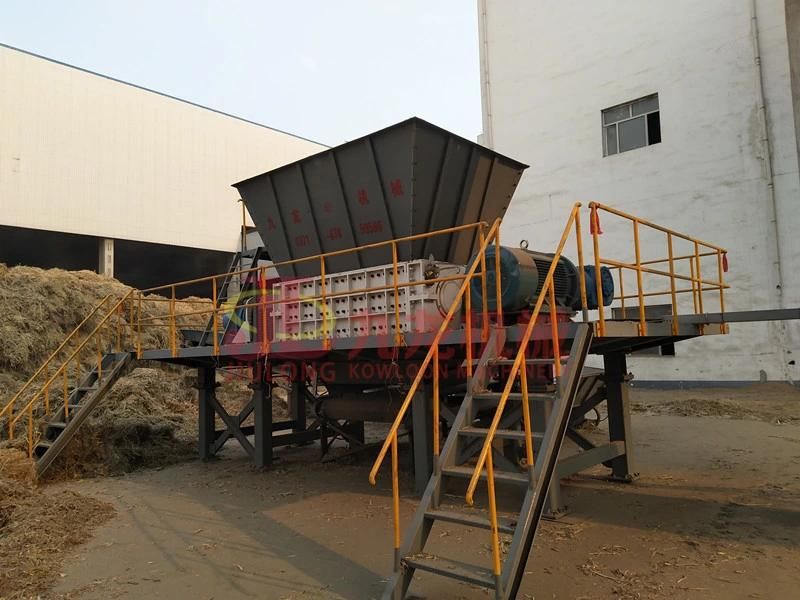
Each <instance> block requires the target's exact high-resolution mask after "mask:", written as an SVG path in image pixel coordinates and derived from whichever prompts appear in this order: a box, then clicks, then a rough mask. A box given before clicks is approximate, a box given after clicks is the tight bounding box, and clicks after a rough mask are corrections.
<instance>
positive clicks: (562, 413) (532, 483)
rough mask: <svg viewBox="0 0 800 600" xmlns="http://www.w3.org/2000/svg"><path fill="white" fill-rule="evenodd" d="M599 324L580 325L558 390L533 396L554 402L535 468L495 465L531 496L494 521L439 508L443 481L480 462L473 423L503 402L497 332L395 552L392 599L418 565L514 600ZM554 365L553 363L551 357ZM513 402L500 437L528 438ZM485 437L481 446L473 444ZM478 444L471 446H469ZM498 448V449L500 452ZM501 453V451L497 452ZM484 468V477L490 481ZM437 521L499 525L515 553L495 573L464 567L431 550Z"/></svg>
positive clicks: (501, 334)
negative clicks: (495, 382) (495, 371)
mask: <svg viewBox="0 0 800 600" xmlns="http://www.w3.org/2000/svg"><path fill="white" fill-rule="evenodd" d="M592 334H593V332H592V329H591V327H590V326H589V325H588V324H581V325H578V327H577V331H576V333H575V337H574V338H573V341H572V346H571V349H570V354H569V358H568V360H567V362H566V365H565V368H564V370H563V372H562V376H561V377H560V378H559V380H558V383H557V385H556V389H555V391H554V392H552V393H529V394H528V401H529V402H537V401H539V402H541V401H545V402H552V407H551V411H550V416H549V419H548V422H547V425H546V428H545V430H544V433H543V434H539V436H540V440H537V441H538V442H539V443H538V448H537V451H536V457H535V462H534V468H533V470H532V471H531V470H530V469H528V470H527V471H522V470H519V469H514V467H513V465H512V468H511V469H507V468H506V469H503V470H500V469H499V468H496V469H494V472H493V475H494V477H493V481H492V485H493V484H494V483H501V484H510V485H515V486H519V487H522V488H524V489H525V497H524V500H523V502H522V505H521V508H520V511H519V514H518V516H517V517H516V518H515V519H499V520H497V521H496V525H493V523H492V521H491V520H490V518H488V516H486V515H484V514H481V513H476V512H475V511H470V512H467V511H456V510H443V509H442V508H441V506H440V496H441V493H442V484H443V481H444V480H445V478H448V479H449V478H457V479H462V480H463V479H465V478H466V479H469V478H470V477H472V475H473V471H474V467H473V466H471V465H469V464H468V461H469V460H470V459H471V458H472V457H473V456H474V455H475V454H476V451H475V447H477V450H480V448H481V445H482V444H483V442H484V440H485V439H486V436H487V434H488V432H489V430H488V429H486V428H481V427H477V426H474V423H475V420H476V417H477V416H478V412H479V410H480V409H481V408H484V409H485V408H489V409H491V408H492V406H493V405H494V406H496V405H497V402H498V400H499V399H500V396H501V394H500V393H499V392H492V391H487V390H486V385H487V383H488V380H489V373H490V371H491V369H492V367H494V366H497V365H501V364H503V363H507V362H508V361H507V360H505V359H502V358H498V357H497V352H498V350H497V349H498V348H502V346H503V343H504V341H505V340H504V338H505V330H504V329H501V328H497V329H494V330H493V332H492V335H491V337H490V339H489V342H488V343H487V344H486V346H485V348H484V351H483V353H482V355H481V357H480V359H479V360H478V364H477V367H476V369H475V376H474V377H473V380H472V384H471V386H469V387H468V390H467V393H466V395H465V396H464V399H463V401H462V403H461V407H460V409H459V411H458V413H457V415H456V417H455V419H454V421H453V423H452V428H451V429H450V432H449V434H448V436H447V439H446V441H445V444H444V448H443V449H442V452H441V456H440V457H439V460H438V461H437V463H436V465H435V467H434V473H433V475H432V476H431V478H430V481H429V482H428V485H427V487H426V489H425V492H424V494H423V496H422V499H421V501H420V504H419V506H418V507H417V510H416V513H415V515H414V518H413V519H412V521H411V523H410V524H409V526H408V529H407V530H406V533H405V536H404V538H403V542H402V545H401V546H400V550H399V553H398V555H397V556H396V557H395V571H394V573H393V574H392V576H391V577H390V579H389V581H388V583H387V586H386V589H385V591H384V594H383V598H385V599H394V600H398V599H400V600H402V599H403V598H405V595H406V592H407V591H408V588H409V586H410V584H411V581H412V579H413V577H414V572H415V571H416V570H420V571H426V572H429V573H433V574H436V575H439V576H442V577H447V578H451V579H455V580H458V581H462V582H466V583H469V584H473V585H477V586H481V587H484V588H487V589H490V590H493V591H494V597H495V598H496V599H510V598H515V597H516V595H517V593H518V591H519V586H520V583H521V581H522V576H523V574H524V571H525V563H526V562H527V559H528V556H529V554H530V551H531V548H532V546H533V540H534V537H535V535H536V530H537V528H538V526H539V522H540V520H541V518H542V515H543V513H544V510H545V506H546V497H547V491H548V488H549V487H550V482H551V480H552V479H553V477H554V474H555V472H556V465H557V462H558V454H559V451H560V449H561V444H562V442H563V440H564V436H565V433H566V431H567V427H568V425H569V421H570V415H571V412H572V406H573V402H574V400H575V397H576V394H577V392H578V388H579V386H580V382H581V372H582V370H583V365H584V362H585V359H586V355H587V354H588V352H589V347H590V345H591V340H592ZM522 350H523V349H520V352H521V351H522ZM526 362H527V363H528V364H530V363H533V362H536V363H541V362H542V359H529V360H528V361H526ZM551 362H552V360H551ZM509 400H511V401H513V402H514V404H515V406H508V407H507V409H506V411H505V413H504V415H503V417H502V420H501V422H500V427H501V428H500V429H498V430H497V432H496V434H495V438H496V439H510V440H517V441H520V440H522V443H523V444H524V440H525V435H524V431H522V428H521V427H520V423H521V415H520V413H521V411H520V410H519V405H521V400H522V394H511V395H510V396H509ZM475 441H478V443H477V444H475V443H474V442H475ZM470 446H472V450H470ZM493 452H495V450H494V449H493ZM493 455H494V454H493ZM494 460H495V461H496V462H497V465H498V467H501V466H508V464H509V463H510V461H507V460H504V459H503V456H502V455H501V454H497V458H495V459H494ZM486 478H487V474H486V473H485V472H484V473H483V475H482V479H484V480H486ZM437 521H442V522H447V523H457V524H461V525H466V526H468V527H473V528H476V529H483V530H491V529H492V527H493V526H496V527H497V529H498V531H499V532H500V533H505V534H510V535H512V536H513V538H512V541H511V544H510V546H509V548H508V553H507V555H506V557H505V560H504V561H503V562H502V569H501V570H500V571H499V572H494V569H493V568H485V567H479V566H475V565H470V564H465V563H462V562H458V561H455V560H450V559H447V558H446V557H442V556H432V555H428V554H425V553H424V549H425V545H426V542H427V540H428V537H429V535H430V533H431V528H432V527H433V524H434V523H435V522H437Z"/></svg>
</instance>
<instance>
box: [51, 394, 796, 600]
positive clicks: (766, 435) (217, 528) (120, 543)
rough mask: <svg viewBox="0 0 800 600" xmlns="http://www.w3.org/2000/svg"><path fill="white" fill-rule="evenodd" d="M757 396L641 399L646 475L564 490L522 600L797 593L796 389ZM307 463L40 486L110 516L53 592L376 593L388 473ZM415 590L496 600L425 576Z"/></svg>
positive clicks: (638, 428)
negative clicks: (69, 493) (89, 502)
mask: <svg viewBox="0 0 800 600" xmlns="http://www.w3.org/2000/svg"><path fill="white" fill-rule="evenodd" d="M756 389H760V388H756ZM764 391H765V392H766V393H768V395H770V396H774V402H770V401H766V400H759V401H757V402H755V404H756V406H755V408H754V406H753V405H754V401H753V398H754V397H755V396H758V394H757V393H756V392H754V391H753V389H749V390H744V391H738V392H737V391H730V390H725V391H713V390H712V391H694V392H691V393H689V392H687V393H689V394H690V395H692V394H693V396H692V397H693V398H694V400H693V401H691V402H689V401H688V399H687V398H686V397H684V395H683V392H681V393H678V394H675V393H673V392H649V391H642V390H637V391H636V392H635V394H634V406H635V407H636V408H637V412H635V413H634V415H633V418H632V421H633V428H634V433H635V448H636V452H637V455H636V469H637V470H638V471H639V473H640V477H639V479H638V480H637V481H636V482H635V483H634V484H630V485H625V484H613V483H608V482H606V481H604V480H603V479H602V477H601V476H602V474H603V473H604V470H603V469H598V470H596V471H593V472H590V473H587V474H582V475H580V476H578V477H574V478H572V479H571V480H569V481H567V482H565V494H566V501H567V503H568V504H569V514H568V515H567V516H566V517H565V518H563V519H561V520H560V521H557V522H545V523H544V524H543V526H542V528H541V529H540V534H539V536H538V537H537V541H536V544H535V546H534V551H533V553H532V555H531V558H530V560H529V562H528V565H527V570H526V577H525V580H524V583H523V588H522V593H521V594H520V598H537V599H542V598H547V599H551V598H565V599H566V598H571V599H578V598H583V599H590V598H623V599H634V598H674V599H682V598H687V599H694V598H698V599H699V598H710V599H720V600H721V599H723V598H724V599H726V600H727V599H730V598H780V599H783V598H792V597H797V589H798V587H799V586H800V569H798V565H800V502H798V500H800V424H798V423H796V422H795V423H792V422H790V421H791V420H792V419H791V418H790V417H794V415H796V414H797V411H796V406H797V404H794V402H796V401H797V395H796V394H797V392H796V391H795V390H793V389H790V388H787V387H784V386H778V388H777V389H772V386H770V389H766V388H764ZM673 401H674V402H679V403H681V402H682V403H683V404H684V406H692V407H693V408H694V411H693V412H689V413H688V414H689V415H692V416H685V415H684V414H682V413H681V412H680V411H675V410H673V409H672V408H670V407H669V406H666V407H665V406H661V405H660V403H662V404H663V403H665V402H666V404H667V405H669V404H670V402H673ZM703 402H708V403H710V404H709V407H707V409H708V410H709V411H710V410H712V407H717V408H718V406H719V404H720V402H722V404H723V405H725V404H726V403H733V404H734V405H737V404H738V405H740V406H741V407H745V408H747V410H746V411H744V412H741V411H740V412H737V411H735V410H734V411H730V412H729V414H725V411H718V412H722V413H723V414H716V416H702V417H698V416H693V415H695V414H698V411H700V412H701V413H702V411H703V410H705V409H703V407H702V406H701V405H702V403H703ZM654 406H655V407H657V408H653V407H654ZM717 408H713V410H717ZM660 412H666V413H668V414H654V413H660ZM714 414H715V413H714ZM784 417H785V418H784ZM602 428H603V424H602V423H601V425H600V431H602ZM317 452H318V451H317V450H316V449H315V448H313V447H305V448H292V449H286V450H283V451H282V452H280V454H279V460H278V461H277V462H276V463H275V465H274V466H273V467H272V468H271V469H269V470H268V471H267V472H257V471H256V470H254V469H253V468H252V467H251V465H250V463H249V462H248V460H247V458H246V456H245V455H244V454H243V452H242V451H240V450H239V449H238V448H237V447H235V446H233V445H229V447H227V448H226V450H225V452H224V454H223V456H222V458H221V459H220V460H218V461H215V462H212V463H208V464H204V463H202V462H199V461H191V462H186V463H183V464H179V465H174V466H170V467H167V468H164V469H161V470H149V471H140V472H138V473H134V474H129V475H125V476H122V477H115V478H101V479H94V480H85V481H79V482H72V483H58V484H52V485H50V486H48V488H50V489H49V491H50V493H59V492H60V491H63V490H64V489H65V488H66V489H67V490H74V491H79V492H80V493H82V494H88V495H90V496H92V497H96V498H98V499H100V500H105V501H108V502H110V503H111V504H113V505H114V506H115V508H116V511H117V514H116V516H115V517H113V518H112V519H111V520H109V521H107V522H106V523H105V524H103V525H100V526H99V527H98V528H97V529H96V530H95V533H94V535H93V537H92V539H91V540H90V541H89V542H88V543H86V544H85V545H83V546H81V547H79V548H78V549H77V550H76V551H73V553H72V555H71V556H70V557H69V558H68V560H67V561H66V563H65V564H64V565H63V567H62V569H61V572H60V573H59V577H58V583H57V586H56V587H55V589H54V590H53V592H52V597H63V598H77V599H85V600H90V599H107V598H148V599H149V598H192V599H195V598H197V599H206V600H210V599H222V598H225V599H229V598H230V599H238V598H262V599H287V600H288V599H301V598H302V599H305V598H324V599H333V598H336V599H341V598H344V599H349V600H352V599H358V600H360V599H369V598H378V597H379V596H380V592H381V590H382V587H383V582H384V581H385V579H384V578H385V577H386V575H387V574H388V573H389V572H390V570H391V561H392V549H391V529H390V515H391V512H390V480H389V476H388V473H386V472H384V473H383V474H382V477H381V478H380V479H379V482H378V486H377V487H376V488H372V487H370V486H369V484H368V482H367V473H368V470H369V467H370V466H371V460H370V458H369V457H366V456H365V457H362V458H359V459H357V460H355V461H353V460H351V462H350V463H348V464H341V463H335V464H322V463H320V462H319V461H318V454H317ZM410 483H411V481H410V477H409V476H408V473H406V474H405V477H404V481H403V484H404V490H403V491H404V494H403V499H402V502H401V510H402V514H403V519H404V522H407V521H408V519H409V518H410V517H411V515H412V513H413V510H414V508H415V506H416V499H415V498H414V496H413V495H412V494H411V486H410ZM458 501H459V497H457V496H455V495H454V496H447V497H446V499H445V502H453V503H457V502H458ZM507 501H508V502H511V501H513V497H511V496H509V497H508V498H507ZM432 540H433V543H432V549H431V550H430V551H431V552H432V553H436V551H437V550H438V551H442V550H446V551H447V552H448V553H449V556H451V557H453V558H457V559H461V560H465V561H473V562H482V563H483V564H486V565H488V564H489V560H490V555H489V546H488V543H489V537H488V532H485V531H482V530H470V529H468V528H465V527H461V526H458V525H449V526H442V525H440V524H437V525H436V526H435V528H434V530H433V533H432ZM412 592H413V593H414V594H415V595H416V596H417V597H420V598H428V599H446V598H454V599H478V598H488V597H489V595H488V594H487V592H485V591H484V590H480V589H478V588H475V587H472V586H469V585H466V584H459V583H454V582H452V581H449V580H442V579H439V578H436V577H433V576H426V575H420V576H418V577H417V579H416V580H415V583H414V585H413V587H412Z"/></svg>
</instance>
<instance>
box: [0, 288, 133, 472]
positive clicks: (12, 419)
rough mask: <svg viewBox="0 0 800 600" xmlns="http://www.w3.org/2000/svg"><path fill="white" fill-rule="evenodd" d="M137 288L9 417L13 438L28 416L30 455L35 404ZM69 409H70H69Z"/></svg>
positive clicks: (118, 303) (30, 453) (119, 301)
mask: <svg viewBox="0 0 800 600" xmlns="http://www.w3.org/2000/svg"><path fill="white" fill-rule="evenodd" d="M134 292H135V290H134V289H133V288H131V289H130V290H128V291H127V292H126V293H125V295H124V296H122V298H120V299H119V300H118V301H117V303H116V304H114V305H113V306H112V307H111V309H110V310H109V311H108V313H106V315H105V316H104V317H103V318H102V319H101V320H100V322H99V323H98V324H97V325H96V326H95V328H94V329H92V331H91V332H89V334H87V336H86V337H85V338H84V340H83V341H82V342H81V343H80V344H79V345H78V347H77V348H75V350H73V351H72V354H70V355H69V357H68V358H66V359H65V360H64V361H62V363H61V365H60V366H59V367H58V369H56V371H55V372H54V373H53V374H52V375H51V376H50V378H49V379H48V380H47V381H46V382H45V384H44V385H42V386H41V387H40V388H39V389H38V391H37V392H36V393H35V394H34V395H33V397H32V398H31V399H30V400H29V401H28V403H27V404H26V405H25V406H24V407H22V409H21V410H19V411H18V412H17V413H16V415H15V416H13V417H9V421H8V434H9V435H8V437H9V439H13V437H14V427H15V426H16V424H17V422H18V421H19V420H20V419H21V418H22V417H23V415H26V414H27V416H28V456H31V455H32V453H33V406H34V404H35V403H36V401H37V400H38V399H39V398H40V397H41V396H42V394H43V393H44V391H45V390H47V389H49V388H50V385H51V384H52V383H53V382H54V381H55V380H56V378H57V377H58V376H59V374H61V373H62V372H63V373H64V375H65V377H66V368H67V367H68V366H69V364H70V363H71V362H72V361H73V360H74V359H75V358H76V357H77V356H78V355H79V354H80V352H81V351H82V350H83V349H84V348H85V347H86V345H87V344H88V343H89V342H90V341H91V340H92V339H94V336H95V335H96V334H97V333H98V332H99V331H100V330H101V329H102V327H103V326H104V325H105V324H106V322H107V321H108V320H109V319H110V318H111V317H112V316H113V315H114V314H115V313H117V311H118V310H119V308H120V307H121V306H123V305H124V304H125V302H126V301H127V300H128V299H130V298H132V297H133V293H134ZM67 401H68V400H67V398H65V399H64V402H65V404H66V403H67ZM67 410H68V409H67Z"/></svg>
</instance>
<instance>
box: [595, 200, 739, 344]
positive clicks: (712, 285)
mask: <svg viewBox="0 0 800 600" xmlns="http://www.w3.org/2000/svg"><path fill="white" fill-rule="evenodd" d="M589 208H590V210H591V219H592V224H593V225H594V227H593V228H592V243H593V246H594V270H595V284H596V286H597V297H598V299H602V282H601V272H600V268H601V265H607V266H609V267H612V268H614V269H617V270H618V273H619V287H620V295H619V296H615V297H614V299H615V300H620V302H621V305H622V310H623V318H625V317H626V316H627V315H626V314H625V311H626V308H627V307H626V304H625V300H626V299H632V298H635V299H636V300H638V303H639V310H638V317H637V318H638V321H639V332H638V333H639V335H647V326H648V323H647V307H646V305H645V298H648V297H653V296H660V295H668V296H669V297H670V303H671V308H672V315H673V316H678V296H677V295H678V294H680V293H683V292H685V291H691V292H692V304H693V308H694V312H695V313H702V312H704V307H703V299H704V298H703V292H704V291H719V306H720V312H725V290H726V289H727V288H728V287H729V286H728V285H726V284H725V281H724V276H723V271H724V269H723V261H724V260H725V259H724V257H725V255H726V254H727V250H725V248H722V247H721V246H716V245H714V244H711V243H709V242H705V241H703V240H699V239H697V238H694V237H692V236H689V235H686V234H683V233H679V232H677V231H675V230H673V229H670V228H668V227H663V226H661V225H656V224H655V223H653V222H651V221H648V220H646V219H642V218H640V217H637V216H635V215H631V214H628V213H626V212H623V211H621V210H617V209H615V208H611V207H610V206H606V205H604V204H600V203H599V202H590V203H589ZM599 211H604V212H607V213H609V214H611V215H614V216H616V217H620V218H622V219H625V220H627V221H630V223H631V225H632V227H633V244H634V247H633V250H634V262H632V263H631V262H625V261H620V260H615V259H611V258H608V257H603V256H601V255H600V241H599V236H600V231H599V216H598V213H599ZM641 227H646V228H649V229H652V230H655V231H658V232H661V233H663V234H664V235H665V236H666V247H667V257H666V258H658V259H649V260H643V259H642V252H641V244H640V240H639V233H640V228H641ZM675 239H679V240H683V241H684V242H688V243H689V244H691V253H689V254H682V255H676V254H675V250H674V243H673V242H674V240H675ZM701 248H702V249H703V251H701ZM712 256H716V258H717V260H716V263H717V264H716V267H717V271H718V274H717V280H716V281H713V280H708V279H704V278H703V275H702V270H701V260H700V259H701V258H703V257H712ZM683 260H688V261H689V275H683V274H680V273H677V272H676V269H675V267H676V264H677V263H678V261H683ZM663 263H666V264H667V269H668V270H664V269H663V268H653V266H651V265H661V264H663ZM625 270H629V271H633V272H634V273H635V276H636V281H635V284H636V293H635V294H629V295H626V294H625V292H624V272H625ZM645 273H646V274H648V275H656V276H662V277H666V278H668V280H669V290H667V291H665V292H646V291H645V290H644V279H643V275H644V274H645ZM676 281H688V282H690V284H691V288H690V290H679V289H676ZM597 308H598V327H597V333H598V335H600V336H604V335H605V333H606V319H605V309H604V306H603V303H602V301H599V302H598V306H597ZM699 331H700V333H701V334H702V333H704V329H703V326H702V325H701V326H699ZM725 331H726V330H725V327H724V325H721V326H720V333H725ZM672 333H673V335H677V334H678V320H677V319H673V321H672Z"/></svg>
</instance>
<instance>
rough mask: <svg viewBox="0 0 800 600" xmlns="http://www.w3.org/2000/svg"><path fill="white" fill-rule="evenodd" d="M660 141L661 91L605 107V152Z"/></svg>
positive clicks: (613, 151)
mask: <svg viewBox="0 0 800 600" xmlns="http://www.w3.org/2000/svg"><path fill="white" fill-rule="evenodd" d="M660 142H661V118H660V117H659V114H658V94H653V95H652V96H647V97H645V98H640V99H639V100H634V101H633V102H626V103H625V104H620V105H619V106H612V107H611V108H607V109H605V110H604V111H603V156H611V155H612V154H619V153H620V152H627V151H628V150H634V149H635V148H641V147H643V146H650V145H651V144H658V143H660Z"/></svg>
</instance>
